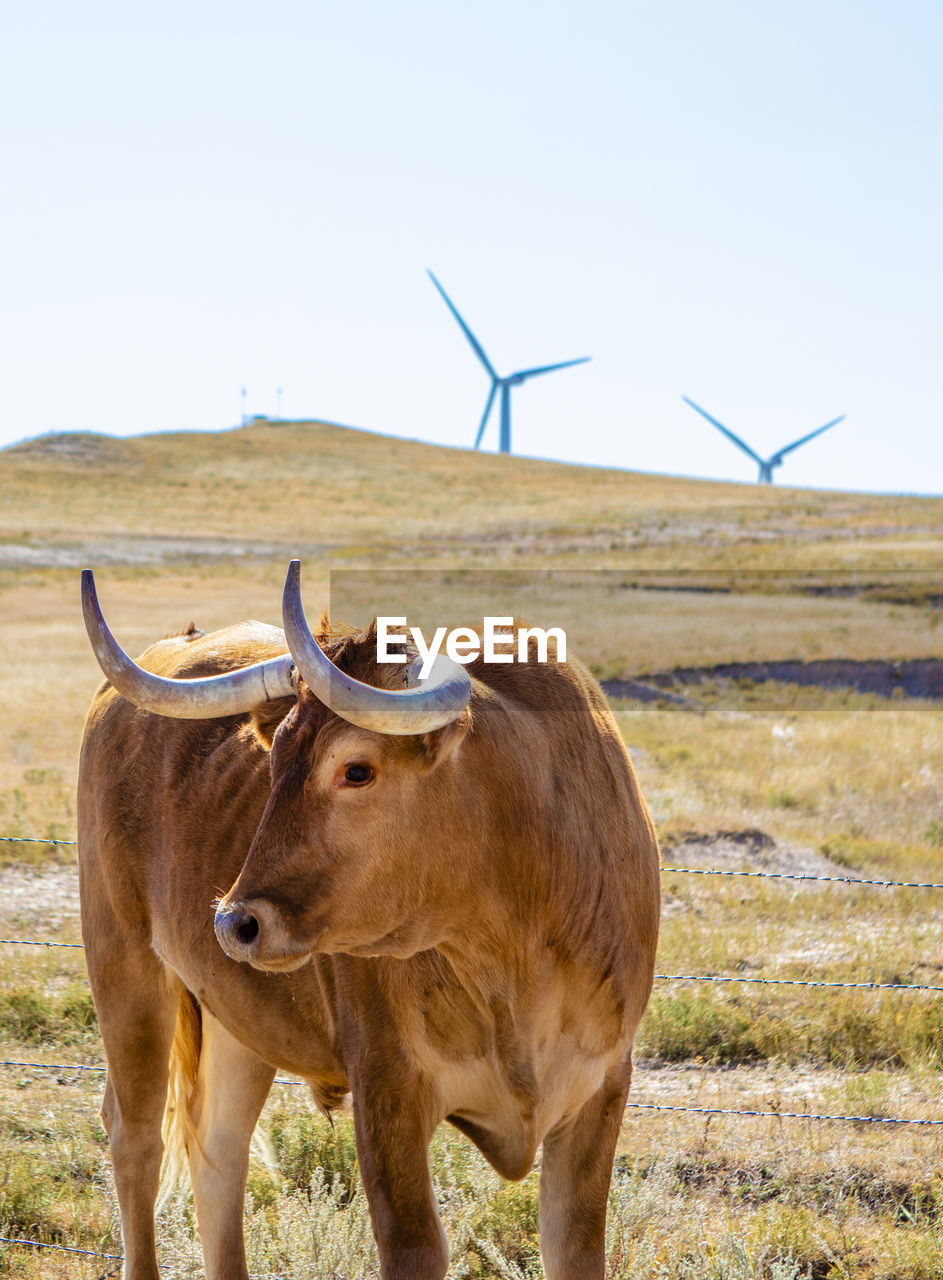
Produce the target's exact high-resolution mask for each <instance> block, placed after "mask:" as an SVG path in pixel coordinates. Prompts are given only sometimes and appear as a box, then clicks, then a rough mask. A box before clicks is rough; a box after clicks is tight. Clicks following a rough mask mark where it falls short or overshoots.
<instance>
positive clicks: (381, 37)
mask: <svg viewBox="0 0 943 1280" xmlns="http://www.w3.org/2000/svg"><path fill="white" fill-rule="evenodd" d="M941 65H943V6H941V5H940V4H939V2H938V0H894V2H893V3H892V2H891V0H885V2H884V3H875V2H873V0H814V2H811V0H791V2H790V3H789V4H783V3H781V2H779V3H775V4H773V3H767V2H764V0H752V2H749V3H748V2H747V0H743V2H735V0H711V2H710V3H705V2H704V0H661V3H658V4H650V3H645V4H642V3H636V2H634V0H622V2H619V3H601V2H600V0H582V2H581V3H580V4H576V3H569V4H560V3H553V2H552V0H549V2H546V3H544V4H541V5H537V4H529V5H524V4H515V3H511V2H507V0H506V2H505V3H500V4H499V3H494V0H479V2H478V3H476V4H474V5H457V4H443V3H441V0H440V2H439V3H418V2H412V0H406V2H405V3H401V4H397V5H390V4H380V3H376V2H375V0H365V2H362V3H361V2H358V0H348V3H345V4H336V3H331V4H325V3H318V2H317V0H315V2H313V3H312V2H311V0H269V2H268V3H265V4H264V5H263V4H251V3H245V2H241V0H227V2H226V3H225V4H223V3H217V2H215V0H187V3H185V4H184V3H180V2H179V0H168V2H167V3H162V4H160V5H159V6H158V5H153V6H143V5H133V6H129V5H127V4H126V3H120V4H119V3H112V2H104V3H103V2H101V0H88V2H87V3H83V4H82V5H81V6H79V5H76V4H75V3H74V0H69V2H68V3H67V2H66V0H45V2H44V0H6V3H5V4H4V5H3V8H2V13H0V119H2V124H0V137H2V153H0V160H2V174H3V188H4V190H3V199H2V201H0V236H2V243H3V246H4V253H3V265H2V290H0V338H2V349H3V352H4V353H5V356H6V358H5V360H4V361H3V366H2V367H3V378H2V394H3V410H4V411H3V415H2V420H0V444H7V443H10V442H12V441H14V440H17V439H21V438H23V437H26V436H31V435H37V434H39V433H42V432H47V431H64V430H94V431H104V432H111V433H116V434H138V433H142V432H150V431H162V430H181V429H200V430H217V429H222V428H225V427H228V426H233V425H235V424H236V423H238V421H239V419H240V415H241V412H242V398H241V394H240V393H241V389H242V388H243V387H245V388H246V389H247V398H246V405H247V408H248V411H249V413H265V414H273V415H274V414H275V413H276V412H277V411H278V409H279V407H280V408H281V410H282V413H283V414H284V415H285V416H292V417H318V418H324V419H328V420H331V421H335V422H341V423H348V424H351V425H353V426H358V427H363V428H367V429H370V430H376V431H384V432H390V433H393V434H396V435H401V436H407V437H412V438H416V439H419V440H424V441H428V442H431V443H438V444H451V445H464V446H470V445H471V444H472V442H473V440H474V437H475V433H476V431H477V427H478V421H479V418H480V416H481V412H482V409H483V408H484V403H485V399H486V397H487V393H488V389H489V382H488V379H487V376H486V375H485V373H484V371H483V369H482V368H481V366H480V365H479V364H478V361H477V359H476V358H475V356H474V354H473V353H472V351H471V349H470V348H469V346H468V344H467V343H466V341H465V338H464V337H463V336H462V334H461V332H460V330H459V329H458V327H457V325H456V324H455V321H454V320H453V318H452V317H451V315H450V314H449V313H448V311H447V310H446V308H445V305H444V304H443V302H442V300H441V299H440V298H439V296H438V294H437V293H436V292H435V290H434V288H433V286H432V284H431V283H430V281H429V279H428V277H427V276H426V268H429V267H431V268H432V270H434V271H435V273H436V275H437V276H438V277H439V279H440V280H441V281H442V283H443V285H444V286H445V288H446V289H447V290H448V292H449V294H450V295H451V297H452V300H453V301H454V303H455V304H456V306H457V307H458V309H459V310H460V311H461V313H462V314H463V316H464V317H465V319H466V321H467V322H468V324H469V325H470V326H471V328H472V329H473V331H474V332H475V334H476V335H477V337H478V339H479V340H480V342H481V343H482V345H483V347H484V349H485V351H486V352H487V353H488V355H489V357H490V358H491V360H492V362H493V363H494V364H495V365H496V366H497V368H498V370H499V371H500V372H501V373H508V372H511V371H513V370H514V369H518V368H521V367H527V366H532V365H541V364H548V363H553V362H556V361H559V360H566V359H570V358H574V357H577V356H582V355H590V356H592V357H593V360H592V363H590V364H586V365H582V366H579V367H577V368H575V369H567V370H562V371H560V372H558V373H553V374H549V375H547V376H546V377H544V378H540V379H536V380H534V381H533V382H530V383H528V384H527V385H525V386H523V387H520V388H518V389H516V390H515V391H514V392H513V400H512V403H513V419H512V421H513V446H514V450H515V452H518V453H524V454H530V455H535V456H540V457H548V458H560V459H565V460H568V461H574V462H587V463H593V464H606V465H614V466H619V467H627V468H633V469H641V470H646V471H657V472H676V473H681V474H687V475H699V476H704V477H709V478H717V479H735V480H745V481H752V480H753V479H754V478H755V474H756V466H755V464H754V463H752V462H751V461H750V459H748V458H747V457H745V456H744V455H743V454H741V453H740V452H739V450H737V449H736V448H735V447H734V446H733V445H732V444H730V443H729V442H728V441H727V440H726V439H725V438H724V437H723V436H721V435H720V433H719V432H717V431H716V430H715V429H714V428H713V427H711V426H710V425H709V424H708V423H706V422H705V421H704V420H703V419H701V418H700V417H698V416H697V415H696V414H695V413H694V412H693V411H692V410H691V409H689V408H688V407H687V405H685V404H683V403H682V401H681V398H680V397H681V396H682V395H688V396H690V397H691V398H692V399H694V400H696V401H697V402H698V403H699V404H701V405H703V406H704V408H706V409H707V410H708V411H709V412H710V413H712V414H713V415H714V416H715V417H717V418H719V419H720V420H721V421H722V422H724V423H725V424H726V425H727V426H728V427H729V428H730V429H731V430H733V431H735V432H736V433H737V434H739V435H741V436H743V437H744V438H745V439H746V440H747V441H748V442H749V443H750V444H751V445H752V446H753V447H754V448H755V449H756V450H757V452H759V453H761V454H767V453H772V452H773V451H774V450H775V449H776V448H777V447H779V446H782V445H784V444H786V443H788V442H789V441H791V440H793V439H795V438H797V437H798V436H801V435H804V434H806V433H807V432H809V431H811V430H813V429H814V428H815V427H817V426H820V425H821V424H822V423H824V422H826V421H828V420H829V419H831V418H834V417H836V416H837V415H838V414H840V413H845V414H847V418H846V420H845V422H843V423H841V424H840V425H839V426H837V427H835V428H834V429H833V430H831V431H829V432H828V433H826V434H825V435H824V436H822V437H820V438H819V439H817V440H815V441H812V442H811V443H810V444H808V445H807V446H805V447H803V448H802V449H800V450H798V451H797V452H796V453H795V454H792V455H790V456H789V457H788V458H787V459H786V462H785V464H784V466H783V467H782V469H781V470H780V471H779V472H777V482H779V483H784V484H795V485H803V486H805V485H810V486H815V487H828V488H845V489H867V490H889V491H908V492H927V493H937V494H940V493H943V412H941V408H943V377H941V376H940V374H939V372H938V371H939V368H940V365H941V356H940V348H941V335H940V318H941V312H943V296H941V295H943V290H941V282H943V270H941V268H943V261H941V259H943V250H941V242H943V164H941V124H943V110H941V98H943V90H941V83H943V77H941V75H940V66H941ZM279 388H281V389H282V392H283V394H282V396H281V398H280V399H279V397H278V394H277V393H278V389H279ZM497 427H498V423H497V413H496V412H495V414H494V417H493V419H492V422H491V425H490V427H489V429H488V432H487V434H486V436H485V439H484V442H483V447H485V448H488V449H495V448H496V447H497Z"/></svg>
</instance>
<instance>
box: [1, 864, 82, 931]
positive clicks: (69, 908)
mask: <svg viewBox="0 0 943 1280" xmlns="http://www.w3.org/2000/svg"><path fill="white" fill-rule="evenodd" d="M78 915H79V870H78V867H76V866H53V867H17V866H10V867H2V868H0V932H2V933H3V936H4V937H7V938H8V937H30V938H31V939H35V940H39V941H46V940H47V938H48V937H50V936H51V935H52V934H53V933H55V932H58V931H59V930H61V929H63V928H64V927H65V926H67V925H74V924H75V922H76V921H77V920H78ZM25 931H29V932H28V933H27V932H25Z"/></svg>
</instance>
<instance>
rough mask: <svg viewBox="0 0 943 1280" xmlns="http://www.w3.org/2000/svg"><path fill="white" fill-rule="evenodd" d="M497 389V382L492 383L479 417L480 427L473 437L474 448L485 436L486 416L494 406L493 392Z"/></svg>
mask: <svg viewBox="0 0 943 1280" xmlns="http://www.w3.org/2000/svg"><path fill="white" fill-rule="evenodd" d="M497 389H498V384H497V382H492V384H491V390H490V392H489V393H488V399H487V401H486V403H485V411H484V413H483V414H482V415H481V426H480V427H479V428H478V434H477V435H476V436H475V448H476V449H477V448H478V446H479V445H480V444H481V437H482V436H483V435H484V434H485V427H486V426H487V425H488V414H489V413H490V412H491V406H492V405H493V404H494V396H495V392H496V391H497Z"/></svg>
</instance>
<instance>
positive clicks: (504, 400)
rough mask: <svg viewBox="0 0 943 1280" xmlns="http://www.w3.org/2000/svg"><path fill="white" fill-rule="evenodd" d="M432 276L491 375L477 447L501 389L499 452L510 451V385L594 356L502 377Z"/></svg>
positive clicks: (520, 371) (518, 371)
mask: <svg viewBox="0 0 943 1280" xmlns="http://www.w3.org/2000/svg"><path fill="white" fill-rule="evenodd" d="M429 278H430V280H431V281H432V283H433V284H434V285H435V287H436V288H437V289H438V291H439V293H441V295H442V298H443V301H444V302H445V305H446V306H447V307H448V309H449V310H450V311H451V313H452V315H453V316H454V317H455V319H456V320H457V321H458V323H459V327H460V328H461V330H462V333H464V335H465V337H466V338H467V339H468V341H469V342H470V344H471V348H472V351H474V353H475V355H476V356H477V357H478V359H479V360H480V361H481V363H482V364H483V365H484V366H485V369H486V370H487V372H488V376H489V377H490V378H491V390H490V392H489V393H488V399H487V401H486V402H485V411H484V413H483V414H482V415H481V423H480V425H479V427H478V434H477V436H475V448H476V449H477V448H478V446H479V445H480V444H481V437H482V436H483V435H484V433H485V427H486V426H487V424H488V415H489V414H490V413H491V407H492V405H493V404H494V398H495V396H496V395H497V393H498V388H499V387H500V388H501V434H500V436H499V438H498V452H499V453H510V452H511V388H512V387H518V386H520V384H521V383H522V382H526V381H527V379H528V378H536V377H537V376H538V375H539V374H541V373H553V371H554V370H555V369H568V368H569V367H570V365H573V364H585V363H586V361H587V360H591V359H592V356H580V358H579V359H578V360H563V361H562V362H561V363H560V364H543V365H540V366H539V367H538V368H535V369H518V370H517V372H516V373H509V374H508V375H507V377H505V378H502V377H500V375H499V374H498V372H497V370H496V369H495V367H494V365H493V364H492V363H491V361H490V360H489V359H488V357H487V356H486V355H485V353H484V348H483V347H482V345H481V343H480V342H479V341H478V339H477V338H476V337H475V335H474V334H473V333H472V331H471V329H469V327H468V325H467V324H466V323H465V321H464V320H463V319H462V317H461V316H460V315H459V314H458V312H457V311H456V309H455V306H454V304H453V302H452V299H451V298H450V297H449V295H448V294H447V293H446V292H445V290H444V289H443V288H442V286H441V285H440V284H439V282H438V280H437V279H436V278H435V276H434V275H433V274H432V272H431V271H430V272H429Z"/></svg>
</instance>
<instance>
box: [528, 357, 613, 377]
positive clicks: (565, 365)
mask: <svg viewBox="0 0 943 1280" xmlns="http://www.w3.org/2000/svg"><path fill="white" fill-rule="evenodd" d="M592 358H593V357H592V356H580V358H579V359H578V360H562V361H561V362H560V363H559V364H542V365H540V367H539V368H537V369H518V371H517V373H512V374H511V377H512V378H520V379H521V380H522V381H523V379H524V378H536V377H537V375H538V374H540V373H553V371H554V369H569V367H570V365H571V364H586V362H587V360H592Z"/></svg>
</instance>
